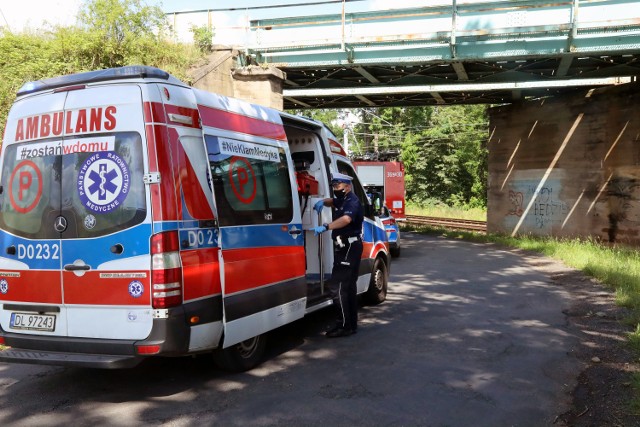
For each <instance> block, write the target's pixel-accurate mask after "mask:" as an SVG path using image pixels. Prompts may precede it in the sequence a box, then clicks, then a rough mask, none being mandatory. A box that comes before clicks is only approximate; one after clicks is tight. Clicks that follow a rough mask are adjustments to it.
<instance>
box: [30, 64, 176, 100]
mask: <svg viewBox="0 0 640 427" xmlns="http://www.w3.org/2000/svg"><path fill="white" fill-rule="evenodd" d="M169 77H171V75H170V74H169V73H167V72H166V71H163V70H161V69H159V68H155V67H149V66H146V65H129V66H126V67H120V68H108V69H106V70H97V71H88V72H86V73H78V74H70V75H67V76H59V77H52V78H50V79H45V80H37V81H33V82H27V83H25V84H24V85H23V86H22V87H21V88H20V90H19V91H18V96H21V95H27V94H29V93H34V92H39V91H41V90H50V89H55V88H59V87H63V86H72V85H78V84H85V83H95V82H103V81H106V80H120V79H132V78H140V79H148V78H153V79H162V80H169Z"/></svg>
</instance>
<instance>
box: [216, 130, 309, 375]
mask: <svg viewBox="0 0 640 427" xmlns="http://www.w3.org/2000/svg"><path fill="white" fill-rule="evenodd" d="M237 138H238V139H236V138H233V137H222V136H212V135H206V136H205V142H206V146H207V153H208V156H209V164H210V167H211V180H212V187H213V192H214V197H215V201H216V208H217V211H218V218H219V227H220V228H219V237H220V248H221V250H220V268H221V276H222V300H223V324H224V338H223V344H222V350H219V351H218V352H217V355H216V359H217V361H218V362H219V364H220V365H222V367H224V368H227V369H231V370H246V369H249V368H251V367H253V366H255V365H256V364H257V363H258V362H259V359H260V358H261V356H262V352H263V350H264V343H265V341H264V335H263V334H264V333H265V332H268V331H270V330H272V329H275V328H277V327H279V326H282V325H285V324H287V323H290V322H292V321H294V320H296V319H299V318H301V317H303V316H304V314H305V307H306V281H305V252H304V242H303V232H302V221H301V218H300V206H299V204H298V196H297V190H296V187H295V180H294V174H293V168H292V167H291V156H290V154H289V153H288V148H287V147H283V146H281V145H280V144H277V143H275V142H272V141H269V140H265V141H264V142H263V141H262V139H258V138H246V137H245V136H244V135H242V136H237ZM240 138H243V139H240Z"/></svg>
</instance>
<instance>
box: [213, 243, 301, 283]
mask: <svg viewBox="0 0 640 427" xmlns="http://www.w3.org/2000/svg"><path fill="white" fill-rule="evenodd" d="M304 264H305V263H304V248H303V247H302V246H283V247H278V246H271V247H263V248H244V249H231V250H228V251H225V253H224V275H225V294H226V295H229V294H233V293H235V292H241V291H246V290H250V289H254V288H258V287H260V286H264V285H269V284H272V283H278V282H282V281H285V280H289V279H291V277H299V276H304V275H305V265H304Z"/></svg>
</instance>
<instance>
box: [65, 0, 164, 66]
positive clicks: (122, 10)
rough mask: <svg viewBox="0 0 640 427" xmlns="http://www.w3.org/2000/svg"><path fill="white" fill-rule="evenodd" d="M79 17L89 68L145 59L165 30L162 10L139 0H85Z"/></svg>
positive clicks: (143, 60) (82, 47) (153, 49)
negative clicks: (84, 37)
mask: <svg viewBox="0 0 640 427" xmlns="http://www.w3.org/2000/svg"><path fill="white" fill-rule="evenodd" d="M78 21H79V23H80V27H81V29H82V30H84V32H85V34H84V35H85V36H86V39H85V41H84V42H83V43H82V44H81V45H80V46H79V47H80V48H81V49H82V51H83V54H84V56H85V57H86V58H87V59H90V63H89V64H87V65H88V66H89V68H92V69H99V68H110V67H120V66H123V65H129V64H131V61H132V60H136V61H138V63H140V64H145V63H147V60H148V59H149V57H150V56H152V55H154V53H155V52H156V50H157V49H156V46H157V44H158V43H159V42H160V41H161V39H162V37H163V35H164V34H165V33H167V30H168V24H167V22H166V19H165V17H164V13H163V12H162V10H161V9H160V8H159V7H158V6H146V5H144V4H143V3H142V2H141V0H87V1H86V2H85V3H84V4H83V7H82V8H81V10H80V12H79V14H78Z"/></svg>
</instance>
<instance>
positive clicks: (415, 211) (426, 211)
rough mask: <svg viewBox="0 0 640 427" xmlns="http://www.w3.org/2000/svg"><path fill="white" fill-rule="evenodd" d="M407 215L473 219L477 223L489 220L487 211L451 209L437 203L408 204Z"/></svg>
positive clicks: (481, 209) (461, 208) (479, 209)
mask: <svg viewBox="0 0 640 427" xmlns="http://www.w3.org/2000/svg"><path fill="white" fill-rule="evenodd" d="M406 213H407V215H422V216H434V217H438V218H457V219H472V220H476V221H486V220H487V210H486V209H483V208H463V207H451V206H447V205H445V204H443V203H436V202H433V203H425V204H421V205H417V204H415V203H412V202H407V207H406Z"/></svg>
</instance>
